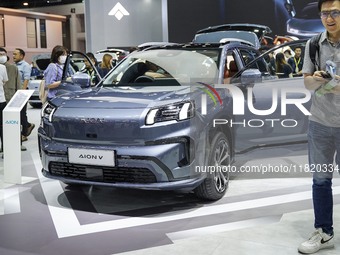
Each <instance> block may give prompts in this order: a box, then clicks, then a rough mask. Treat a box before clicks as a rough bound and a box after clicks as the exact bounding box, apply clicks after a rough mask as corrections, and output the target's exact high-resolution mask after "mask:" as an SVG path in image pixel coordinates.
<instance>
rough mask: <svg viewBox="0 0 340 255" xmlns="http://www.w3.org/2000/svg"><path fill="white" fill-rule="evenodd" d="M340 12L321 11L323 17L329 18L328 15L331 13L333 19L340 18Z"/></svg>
mask: <svg viewBox="0 0 340 255" xmlns="http://www.w3.org/2000/svg"><path fill="white" fill-rule="evenodd" d="M339 14H340V11H338V10H334V11H324V12H319V15H320V18H321V19H327V18H328V15H331V17H332V18H333V19H336V18H339Z"/></svg>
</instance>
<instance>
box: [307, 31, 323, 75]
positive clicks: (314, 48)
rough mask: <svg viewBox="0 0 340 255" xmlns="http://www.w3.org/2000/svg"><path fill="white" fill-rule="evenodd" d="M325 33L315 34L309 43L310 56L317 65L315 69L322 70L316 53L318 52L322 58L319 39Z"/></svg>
mask: <svg viewBox="0 0 340 255" xmlns="http://www.w3.org/2000/svg"><path fill="white" fill-rule="evenodd" d="M322 34H323V33H319V34H317V35H315V36H313V37H312V38H311V39H310V43H309V57H310V59H311V61H312V63H313V64H314V66H315V70H320V65H319V63H318V62H317V61H316V54H318V59H320V55H319V50H320V45H319V41H320V38H321V35H322Z"/></svg>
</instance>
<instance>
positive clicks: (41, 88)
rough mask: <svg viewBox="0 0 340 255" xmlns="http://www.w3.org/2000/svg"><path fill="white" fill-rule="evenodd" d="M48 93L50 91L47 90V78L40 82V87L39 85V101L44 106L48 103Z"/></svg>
mask: <svg viewBox="0 0 340 255" xmlns="http://www.w3.org/2000/svg"><path fill="white" fill-rule="evenodd" d="M47 92H48V90H47V89H45V78H43V79H42V80H41V82H40V85H39V99H40V100H41V103H42V104H45V103H46V100H47Z"/></svg>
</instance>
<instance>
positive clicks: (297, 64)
mask: <svg viewBox="0 0 340 255" xmlns="http://www.w3.org/2000/svg"><path fill="white" fill-rule="evenodd" d="M294 61H295V65H296V67H298V66H299V64H300V61H301V57H300V58H299V62H297V63H296V58H294Z"/></svg>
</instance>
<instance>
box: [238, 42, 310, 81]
mask: <svg viewBox="0 0 340 255" xmlns="http://www.w3.org/2000/svg"><path fill="white" fill-rule="evenodd" d="M305 45H306V41H296V42H294V43H288V44H282V46H281V45H280V47H277V48H275V49H271V50H269V51H267V52H266V53H265V54H263V55H261V56H260V57H258V58H257V59H256V60H254V61H253V62H252V63H250V65H248V66H246V68H245V70H247V69H252V68H255V69H258V70H259V71H260V72H261V74H262V78H263V79H273V78H280V79H281V78H289V77H299V76H302V73H301V70H302V67H303V58H304V52H305ZM287 49H288V50H289V52H290V53H291V54H290V55H288V54H287ZM279 53H280V54H279ZM246 55H247V57H248V58H250V57H251V56H249V53H248V51H242V56H246ZM279 55H281V56H279ZM278 56H279V57H281V58H282V61H281V62H280V61H278V60H277V58H278ZM294 57H295V59H294ZM247 61H248V63H249V62H250V61H249V59H248V60H247ZM276 62H280V63H281V65H279V70H277V63H276ZM280 66H283V67H281V69H280Z"/></svg>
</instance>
